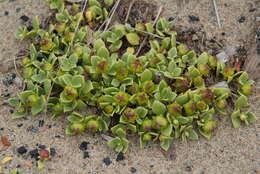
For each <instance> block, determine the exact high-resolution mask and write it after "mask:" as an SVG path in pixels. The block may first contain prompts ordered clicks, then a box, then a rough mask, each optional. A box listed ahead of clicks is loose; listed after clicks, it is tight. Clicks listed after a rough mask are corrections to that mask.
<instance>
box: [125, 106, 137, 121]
mask: <svg viewBox="0 0 260 174" xmlns="http://www.w3.org/2000/svg"><path fill="white" fill-rule="evenodd" d="M124 116H125V117H126V118H127V120H128V121H129V122H131V123H133V122H135V120H136V118H137V113H136V112H135V110H134V109H131V108H127V109H126V110H125V111H124Z"/></svg>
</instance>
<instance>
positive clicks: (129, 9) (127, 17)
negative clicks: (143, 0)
mask: <svg viewBox="0 0 260 174" xmlns="http://www.w3.org/2000/svg"><path fill="white" fill-rule="evenodd" d="M135 1H136V0H132V2H131V3H130V5H129V8H128V11H127V15H126V18H125V23H127V21H128V19H129V16H130V12H131V9H132V7H133V5H134V3H135Z"/></svg>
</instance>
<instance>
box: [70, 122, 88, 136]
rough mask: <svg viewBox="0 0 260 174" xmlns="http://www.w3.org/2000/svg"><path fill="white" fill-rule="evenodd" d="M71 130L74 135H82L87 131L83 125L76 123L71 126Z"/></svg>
mask: <svg viewBox="0 0 260 174" xmlns="http://www.w3.org/2000/svg"><path fill="white" fill-rule="evenodd" d="M70 129H71V131H72V133H73V134H74V135H77V134H81V133H83V132H84V131H85V126H84V124H83V123H80V122H74V123H72V124H71V125H70Z"/></svg>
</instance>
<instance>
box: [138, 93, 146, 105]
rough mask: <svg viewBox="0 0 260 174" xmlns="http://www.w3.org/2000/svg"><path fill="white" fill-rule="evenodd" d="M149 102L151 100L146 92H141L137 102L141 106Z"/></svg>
mask: <svg viewBox="0 0 260 174" xmlns="http://www.w3.org/2000/svg"><path fill="white" fill-rule="evenodd" d="M148 100H149V96H148V95H147V94H146V93H144V92H140V93H138V94H137V95H136V101H137V103H138V104H139V105H143V104H146V103H147V102H148Z"/></svg>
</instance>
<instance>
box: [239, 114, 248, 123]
mask: <svg viewBox="0 0 260 174" xmlns="http://www.w3.org/2000/svg"><path fill="white" fill-rule="evenodd" d="M239 118H240V120H242V121H245V120H246V118H247V116H246V115H245V114H244V113H242V114H240V117H239Z"/></svg>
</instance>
